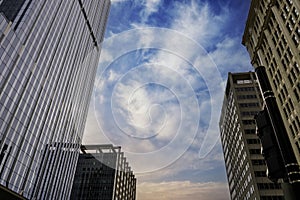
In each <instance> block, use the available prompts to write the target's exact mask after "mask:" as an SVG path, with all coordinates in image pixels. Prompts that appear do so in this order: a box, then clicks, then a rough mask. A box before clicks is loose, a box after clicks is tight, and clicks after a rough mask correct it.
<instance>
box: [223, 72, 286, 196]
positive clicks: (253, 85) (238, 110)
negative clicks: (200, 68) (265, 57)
mask: <svg viewBox="0 0 300 200" xmlns="http://www.w3.org/2000/svg"><path fill="white" fill-rule="evenodd" d="M261 109H262V96H261V94H260V90H259V87H258V82H257V79H256V76H255V73H254V72H245V73H234V74H233V73H229V74H228V80H227V85H226V91H225V97H224V102H223V107H222V113H221V118H220V123H219V126H220V133H221V141H222V146H223V152H224V160H225V166H226V171H227V177H228V184H229V190H230V195H231V199H233V200H234V199H253V200H254V199H256V200H268V199H277V200H280V199H284V197H283V191H282V189H281V186H280V184H277V183H273V182H271V181H270V180H269V179H268V178H267V177H266V170H267V167H266V164H265V161H264V157H263V155H262V154H261V142H260V139H259V138H258V136H257V135H256V124H255V119H254V116H255V115H256V114H257V113H258V112H259V111H260V110H261Z"/></svg>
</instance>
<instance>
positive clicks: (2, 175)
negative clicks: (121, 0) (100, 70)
mask: <svg viewBox="0 0 300 200" xmlns="http://www.w3.org/2000/svg"><path fill="white" fill-rule="evenodd" d="M109 7H110V1H109V0H101V1H99V0H51V1H47V0H1V1H0V185H1V187H0V196H1V197H2V192H5V189H3V190H2V188H6V189H7V190H8V191H11V194H18V195H19V196H22V197H24V198H26V199H69V197H70V191H71V186H72V183H73V178H72V175H73V174H74V173H75V166H76V162H77V159H78V156H79V148H80V145H81V139H82V134H83V130H84V124H85V120H86V115H87V110H88V104H89V101H90V97H91V92H92V89H93V83H94V79H95V74H96V69H97V66H98V60H99V57H100V48H101V42H102V40H103V36H104V31H105V25H106V21H107V16H108V13H109ZM53 149H56V150H58V151H52V150H53ZM65 150H67V151H68V150H70V151H73V152H76V150H77V153H62V152H63V151H65ZM53 152H56V153H55V155H54V154H53ZM52 155H53V156H52ZM45 158H47V159H48V158H49V159H50V158H51V160H48V161H45V160H43V159H45ZM45 165H47V166H45ZM67 166H68V168H69V167H70V170H69V171H68V173H62V172H64V171H65V170H66V169H65V168H66V167H67ZM44 168H46V169H47V170H42V171H43V172H44V173H48V172H54V171H56V172H61V173H55V174H53V176H55V177H51V179H44V178H43V177H47V174H42V173H39V172H41V169H44ZM47 180H51V183H50V182H47ZM62 182H63V184H62ZM37 183H42V184H43V185H47V187H42V186H41V185H39V184H37ZM42 188H47V189H46V191H41V190H39V189H42ZM43 195H46V197H44V196H43Z"/></svg>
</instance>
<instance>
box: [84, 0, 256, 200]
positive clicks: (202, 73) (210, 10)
mask: <svg viewBox="0 0 300 200" xmlns="http://www.w3.org/2000/svg"><path fill="white" fill-rule="evenodd" d="M166 2H167V1H166ZM168 2H169V3H168V4H167V5H166V3H165V1H159V0H152V1H150V0H149V1H135V0H131V1H117V2H114V3H113V4H114V5H113V9H115V11H116V12H118V14H116V13H113V16H115V18H114V19H111V23H113V24H112V25H109V26H108V27H109V30H108V32H109V36H112V37H110V38H107V39H106V41H105V42H104V46H103V50H102V54H101V65H100V67H99V71H98V74H97V79H98V82H97V84H96V88H95V93H94V94H95V102H96V104H95V107H93V106H92V108H94V109H93V111H95V112H96V118H94V117H93V114H91V113H89V118H88V124H87V127H86V131H85V139H84V141H85V142H87V143H90V142H95V141H104V142H111V143H114V144H115V145H121V146H122V149H123V150H124V151H125V153H126V156H127V157H128V158H129V162H130V165H131V166H132V167H133V169H134V171H136V172H139V175H138V176H139V180H140V184H139V188H138V192H139V199H146V200H147V199H176V198H175V195H177V196H178V197H180V198H178V199H197V198H201V200H202V199H218V198H219V199H224V194H228V191H227V190H228V188H227V184H223V183H211V182H210V183H194V181H195V180H196V181H199V182H201V180H203V181H204V180H205V181H210V180H213V181H216V179H218V178H216V177H213V175H210V177H209V175H208V174H210V173H215V174H217V175H216V176H219V179H220V180H221V181H220V182H222V181H224V179H225V178H224V177H225V171H224V161H223V159H222V157H223V155H222V151H221V150H220V141H219V129H218V120H219V114H220V111H221V104H222V100H223V94H224V93H223V92H224V83H225V80H226V75H227V72H228V71H232V72H236V71H243V70H246V71H248V70H250V69H251V67H250V62H249V58H248V56H247V53H246V50H245V49H244V48H243V47H242V46H241V44H240V40H241V39H240V37H241V35H240V33H239V34H237V33H234V34H233V33H231V32H230V30H229V29H228V27H230V26H234V25H229V24H230V23H231V19H232V16H233V15H232V14H231V12H230V9H229V6H230V3H228V4H225V5H223V6H219V9H218V12H215V11H214V10H215V8H214V7H213V6H212V3H211V2H209V1H168ZM122 6H123V7H122ZM163 6H165V9H166V10H165V13H163V14H159V12H161V11H162V10H164V8H163ZM128 8H130V9H129V11H130V12H131V13H126V12H125V13H124V10H128ZM129 11H128V12H129ZM112 12H114V10H112V11H111V13H112ZM157 15H159V17H157ZM126 20H128V21H126ZM124 23H127V24H124ZM118 24H119V26H118ZM158 24H160V26H163V27H165V28H167V29H165V30H164V29H161V28H157V29H155V28H152V29H151V28H148V27H153V26H157V25H158ZM120 27H121V28H120ZM131 28H135V29H132V30H130V29H131ZM147 28H148V29H147ZM125 30H126V31H127V32H122V31H125ZM223 33H224V34H223ZM96 119H97V120H98V122H99V127H98V128H97V126H96V125H95V121H96ZM195 122H196V123H195ZM96 138H99V139H96ZM200 149H201V151H200V153H199V150H200ZM170 164H172V165H170ZM221 168H222V169H223V170H220V169H221ZM204 169H205V170H204ZM216 170H219V171H218V173H217V172H216ZM149 171H150V172H152V173H146V172H149ZM220 171H221V172H220ZM189 172H190V173H191V174H196V175H195V177H196V176H198V177H197V178H193V177H192V175H189V174H188V173H189ZM143 173H144V174H143ZM167 177H175V178H174V180H176V181H172V179H169V180H170V181H169V182H162V183H157V182H161V181H162V180H166V179H167ZM184 177H189V178H190V179H194V180H193V182H192V181H191V182H189V181H180V180H187V179H184ZM190 179H189V180H190ZM146 188H148V190H147V189H146ZM159 188H161V189H159ZM196 188H197V189H196ZM168 191H172V192H169V193H168ZM177 191H178V192H177ZM179 191H180V192H179ZM183 191H187V193H184V194H183V195H182V196H180V194H179V193H182V192H183ZM215 191H220V194H218V193H216V192H215ZM172 194H173V196H172ZM212 194H214V195H216V196H211V195H212ZM222 194H223V195H222ZM156 195H160V196H159V198H158V197H157V196H156ZM163 195H166V196H165V198H163ZM149 196H150V197H151V198H150V197H149ZM155 197H156V198H155ZM226 198H227V197H226Z"/></svg>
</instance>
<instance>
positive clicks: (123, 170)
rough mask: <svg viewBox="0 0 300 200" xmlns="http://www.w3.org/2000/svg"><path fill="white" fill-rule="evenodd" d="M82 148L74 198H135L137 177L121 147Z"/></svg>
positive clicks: (72, 197)
mask: <svg viewBox="0 0 300 200" xmlns="http://www.w3.org/2000/svg"><path fill="white" fill-rule="evenodd" d="M81 149H82V154H80V155H79V159H78V163H77V168H76V173H75V178H74V184H73V188H72V194H71V200H80V199H84V200H92V199H101V200H118V199H128V200H129V199H130V200H135V199H136V178H135V175H134V173H133V171H132V169H131V167H130V166H129V163H128V161H126V157H125V156H124V153H123V152H121V147H114V146H113V145H84V146H82V148H81Z"/></svg>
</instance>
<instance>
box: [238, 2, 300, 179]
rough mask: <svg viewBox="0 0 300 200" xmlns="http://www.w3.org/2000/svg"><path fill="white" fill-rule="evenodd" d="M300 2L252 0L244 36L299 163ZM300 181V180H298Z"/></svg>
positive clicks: (252, 60) (253, 61) (244, 40)
mask: <svg viewBox="0 0 300 200" xmlns="http://www.w3.org/2000/svg"><path fill="white" fill-rule="evenodd" d="M299 12H300V2H299V0H286V1H279V0H269V1H258V0H252V2H251V6H250V11H249V14H248V19H247V24H246V28H245V32H244V36H243V44H244V45H245V46H246V48H247V50H248V52H249V54H250V58H251V63H252V65H253V66H254V68H256V67H258V66H264V67H265V68H266V71H267V76H268V79H269V80H270V84H271V87H272V90H273V92H274V95H275V98H276V102H277V105H278V107H279V111H280V114H281V116H282V119H283V122H284V126H285V129H286V130H287V135H286V137H287V138H289V140H290V143H291V144H292V148H293V151H294V154H295V156H296V159H297V161H298V165H299V164H300V54H299V52H300V16H299ZM299 181H300V180H299Z"/></svg>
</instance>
